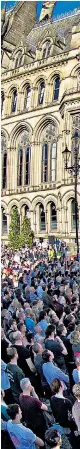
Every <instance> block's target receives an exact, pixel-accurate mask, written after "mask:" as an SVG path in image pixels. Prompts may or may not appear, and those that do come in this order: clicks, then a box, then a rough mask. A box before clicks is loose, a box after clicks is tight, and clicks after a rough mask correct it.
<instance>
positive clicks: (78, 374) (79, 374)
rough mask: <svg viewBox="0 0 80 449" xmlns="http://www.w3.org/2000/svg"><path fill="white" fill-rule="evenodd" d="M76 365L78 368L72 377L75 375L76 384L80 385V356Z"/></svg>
mask: <svg viewBox="0 0 80 449" xmlns="http://www.w3.org/2000/svg"><path fill="white" fill-rule="evenodd" d="M75 363H76V366H77V368H75V369H74V370H73V373H72V375H73V380H74V382H75V383H78V382H80V356H79V357H76V360H75Z"/></svg>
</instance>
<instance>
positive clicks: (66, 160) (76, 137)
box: [63, 130, 80, 257]
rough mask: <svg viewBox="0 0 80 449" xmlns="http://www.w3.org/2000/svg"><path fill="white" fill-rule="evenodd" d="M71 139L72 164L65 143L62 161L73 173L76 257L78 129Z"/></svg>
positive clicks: (79, 166) (77, 242) (77, 241)
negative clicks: (72, 144)
mask: <svg viewBox="0 0 80 449" xmlns="http://www.w3.org/2000/svg"><path fill="white" fill-rule="evenodd" d="M72 139H73V141H74V160H73V164H72V165H71V166H70V167H69V166H68V161H69V156H70V154H71V152H70V151H69V150H68V147H67V145H66V148H65V150H64V151H63V156H64V162H65V169H66V170H68V171H69V172H70V173H74V181H75V224H76V244H77V257H78V254H79V240H78V213H77V212H78V206H77V177H78V173H79V168H80V165H79V144H78V142H79V135H78V131H77V130H75V133H74V135H73V136H72Z"/></svg>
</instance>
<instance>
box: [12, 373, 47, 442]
mask: <svg viewBox="0 0 80 449" xmlns="http://www.w3.org/2000/svg"><path fill="white" fill-rule="evenodd" d="M20 386H21V389H22V391H23V393H21V394H20V398H19V401H20V405H21V409H22V412H23V419H24V421H25V422H27V424H28V427H30V429H32V430H33V431H34V432H36V433H37V435H38V436H43V437H44V434H45V430H46V424H45V419H44V416H43V414H42V411H46V410H47V406H46V405H45V404H44V403H42V402H41V401H40V400H39V398H38V396H37V394H36V392H35V390H34V387H33V386H32V385H31V383H30V380H29V379H28V378H24V379H23V380H22V381H21V382H20Z"/></svg>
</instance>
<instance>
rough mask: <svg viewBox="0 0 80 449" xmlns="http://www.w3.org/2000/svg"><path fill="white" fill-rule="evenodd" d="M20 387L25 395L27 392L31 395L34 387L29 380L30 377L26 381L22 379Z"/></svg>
mask: <svg viewBox="0 0 80 449" xmlns="http://www.w3.org/2000/svg"><path fill="white" fill-rule="evenodd" d="M20 387H21V390H22V391H23V393H25V394H27V392H28V393H31V390H32V385H31V382H30V380H29V379H28V377H24V379H22V380H21V381H20Z"/></svg>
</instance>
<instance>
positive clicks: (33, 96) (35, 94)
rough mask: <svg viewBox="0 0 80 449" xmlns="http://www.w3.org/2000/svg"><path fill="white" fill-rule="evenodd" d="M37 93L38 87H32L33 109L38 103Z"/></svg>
mask: <svg viewBox="0 0 80 449" xmlns="http://www.w3.org/2000/svg"><path fill="white" fill-rule="evenodd" d="M38 95H39V89H38V86H37V87H36V86H35V87H33V95H32V107H33V108H34V109H35V108H36V107H37V105H38Z"/></svg>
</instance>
